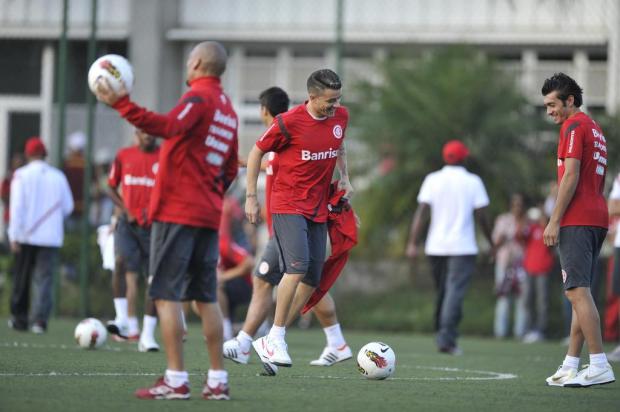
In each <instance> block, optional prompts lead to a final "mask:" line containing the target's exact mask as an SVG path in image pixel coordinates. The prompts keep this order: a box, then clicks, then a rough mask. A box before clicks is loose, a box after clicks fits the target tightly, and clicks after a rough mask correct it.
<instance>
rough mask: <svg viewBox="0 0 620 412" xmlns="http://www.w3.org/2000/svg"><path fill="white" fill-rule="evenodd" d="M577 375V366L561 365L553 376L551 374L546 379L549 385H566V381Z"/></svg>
mask: <svg viewBox="0 0 620 412" xmlns="http://www.w3.org/2000/svg"><path fill="white" fill-rule="evenodd" d="M575 376H577V369H575V368H564V366H562V365H560V367H559V368H558V370H557V371H556V372H555V373H554V374H553V375H551V376H549V377H548V378H547V379H546V381H547V385H549V386H564V383H566V381H568V380H570V379H572V378H574V377H575Z"/></svg>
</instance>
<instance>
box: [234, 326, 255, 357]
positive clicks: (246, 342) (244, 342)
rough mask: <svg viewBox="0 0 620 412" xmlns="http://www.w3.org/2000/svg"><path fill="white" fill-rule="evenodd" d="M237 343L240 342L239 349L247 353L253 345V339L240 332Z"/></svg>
mask: <svg viewBox="0 0 620 412" xmlns="http://www.w3.org/2000/svg"><path fill="white" fill-rule="evenodd" d="M237 342H239V347H240V348H241V350H242V351H243V352H247V351H249V350H250V345H251V344H252V337H251V336H250V335H248V334H247V333H245V332H244V331H242V330H240V331H239V333H238V334H237Z"/></svg>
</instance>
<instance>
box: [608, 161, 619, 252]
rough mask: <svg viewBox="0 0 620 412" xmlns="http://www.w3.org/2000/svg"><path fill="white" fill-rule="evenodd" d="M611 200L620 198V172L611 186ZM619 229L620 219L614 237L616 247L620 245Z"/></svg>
mask: <svg viewBox="0 0 620 412" xmlns="http://www.w3.org/2000/svg"><path fill="white" fill-rule="evenodd" d="M609 200H620V173H619V174H618V176H616V178H615V179H614V185H613V186H612V188H611V193H610V194H609ZM618 229H620V221H619V222H618V223H617V224H616V238H615V239H614V247H620V236H619V235H618V234H619V231H618Z"/></svg>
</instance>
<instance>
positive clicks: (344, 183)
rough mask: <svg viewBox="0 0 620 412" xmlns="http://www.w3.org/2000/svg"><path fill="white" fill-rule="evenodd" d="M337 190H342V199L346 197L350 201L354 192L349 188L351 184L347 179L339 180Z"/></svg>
mask: <svg viewBox="0 0 620 412" xmlns="http://www.w3.org/2000/svg"><path fill="white" fill-rule="evenodd" d="M338 190H344V197H346V198H347V199H349V200H350V199H351V197H352V196H353V193H354V192H355V190H354V189H353V186H351V182H349V179H340V180H339V181H338Z"/></svg>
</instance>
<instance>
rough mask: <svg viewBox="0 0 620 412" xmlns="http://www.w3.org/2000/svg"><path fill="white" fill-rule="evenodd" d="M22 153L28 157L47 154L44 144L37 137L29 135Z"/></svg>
mask: <svg viewBox="0 0 620 412" xmlns="http://www.w3.org/2000/svg"><path fill="white" fill-rule="evenodd" d="M24 154H25V155H26V156H28V157H32V156H47V150H45V145H44V144H43V141H42V140H41V139H40V138H39V137H36V136H35V137H31V138H29V139H28V140H27V141H26V148H25V149H24Z"/></svg>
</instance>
